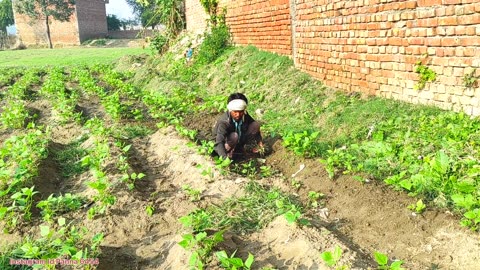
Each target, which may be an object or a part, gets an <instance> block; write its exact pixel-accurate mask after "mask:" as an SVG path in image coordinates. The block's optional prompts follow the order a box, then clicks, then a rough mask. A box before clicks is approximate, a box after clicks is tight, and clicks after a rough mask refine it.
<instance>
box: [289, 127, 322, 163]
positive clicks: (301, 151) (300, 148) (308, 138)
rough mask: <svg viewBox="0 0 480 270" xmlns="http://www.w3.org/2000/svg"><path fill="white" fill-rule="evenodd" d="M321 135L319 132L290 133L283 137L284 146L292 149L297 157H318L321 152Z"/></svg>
mask: <svg viewBox="0 0 480 270" xmlns="http://www.w3.org/2000/svg"><path fill="white" fill-rule="evenodd" d="M319 134H320V132H319V131H314V132H310V131H303V132H294V131H289V132H288V133H286V134H285V135H284V136H283V145H285V147H287V148H290V149H292V150H293V152H294V153H295V154H297V155H301V156H305V157H314V156H316V155H318V151H319V145H318V142H317V138H318V136H319Z"/></svg>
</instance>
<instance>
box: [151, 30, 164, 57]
mask: <svg viewBox="0 0 480 270" xmlns="http://www.w3.org/2000/svg"><path fill="white" fill-rule="evenodd" d="M150 48H151V49H152V51H154V52H155V53H160V54H162V53H164V52H165V51H166V50H167V48H168V38H167V36H165V35H163V34H157V35H155V36H154V37H153V38H151V39H150Z"/></svg>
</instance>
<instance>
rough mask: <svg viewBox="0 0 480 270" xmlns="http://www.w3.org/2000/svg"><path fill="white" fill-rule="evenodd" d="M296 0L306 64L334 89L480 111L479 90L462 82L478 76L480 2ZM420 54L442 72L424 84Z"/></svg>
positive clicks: (300, 63) (305, 67)
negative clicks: (417, 67)
mask: <svg viewBox="0 0 480 270" xmlns="http://www.w3.org/2000/svg"><path fill="white" fill-rule="evenodd" d="M296 2H297V6H296V20H297V22H296V23H297V28H296V34H295V35H296V42H297V44H296V45H297V50H298V51H297V58H298V59H297V66H298V67H299V68H300V69H302V70H304V71H307V72H309V73H311V74H312V75H314V76H316V77H318V78H319V79H321V80H322V81H324V82H325V83H326V84H327V85H329V86H331V87H334V88H339V89H344V90H347V91H357V92H364V93H368V94H373V95H379V96H384V97H388V98H395V99H400V100H405V101H408V102H412V103H423V104H432V105H436V106H438V107H441V108H445V109H453V110H456V111H460V110H463V111H465V112H467V113H469V114H473V115H480V100H479V98H480V89H479V88H478V87H477V88H476V89H467V88H466V87H465V86H464V84H463V77H464V75H465V74H466V73H469V72H471V70H472V69H473V68H479V69H478V70H477V74H476V75H477V76H478V75H480V3H479V2H478V0H463V1H462V0H443V1H442V0H420V1H397V0H356V1H335V0H333V1H332V0H330V1H329V0H317V1H312V0H303V1H302V0H297V1H296ZM425 55H426V56H427V57H426V58H425ZM419 60H422V62H423V63H424V64H425V65H426V66H427V67H429V68H431V69H432V70H434V71H435V72H436V73H437V79H436V81H435V82H434V83H427V86H426V88H425V89H424V90H414V86H415V84H416V83H417V81H418V74H416V73H415V72H414V70H415V63H416V62H417V61H419Z"/></svg>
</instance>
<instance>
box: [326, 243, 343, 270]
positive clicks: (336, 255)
mask: <svg viewBox="0 0 480 270" xmlns="http://www.w3.org/2000/svg"><path fill="white" fill-rule="evenodd" d="M342 253H343V252H342V249H341V248H340V247H339V246H335V250H334V251H333V252H331V251H325V252H323V253H322V254H320V257H321V258H322V260H323V261H324V262H325V263H326V264H327V265H328V266H329V267H332V268H333V267H335V269H337V270H346V269H348V268H347V266H344V265H342V266H338V265H337V264H338V262H339V261H340V259H341V258H342Z"/></svg>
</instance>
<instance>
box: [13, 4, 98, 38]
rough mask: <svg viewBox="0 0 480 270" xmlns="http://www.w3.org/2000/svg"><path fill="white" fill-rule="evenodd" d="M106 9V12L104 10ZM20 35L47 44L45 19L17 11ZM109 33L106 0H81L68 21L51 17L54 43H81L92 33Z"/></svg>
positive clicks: (93, 34)
mask: <svg viewBox="0 0 480 270" xmlns="http://www.w3.org/2000/svg"><path fill="white" fill-rule="evenodd" d="M102 12H103V13H102ZM14 16H15V26H16V28H17V35H18V36H19V37H20V39H21V40H22V42H23V44H25V45H27V46H32V45H34V46H44V47H46V46H48V41H47V36H46V30H45V29H46V28H45V22H44V21H37V22H33V23H32V21H31V19H30V18H29V17H27V16H26V15H22V14H17V13H16V12H14ZM106 35H107V21H106V11H105V1H104V0H78V1H77V4H76V10H75V11H74V13H73V14H72V16H71V17H70V21H68V22H59V21H56V20H51V24H50V37H51V39H52V43H53V45H54V47H62V46H68V45H80V43H81V42H82V41H85V40H86V39H89V38H92V37H105V36H106Z"/></svg>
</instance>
